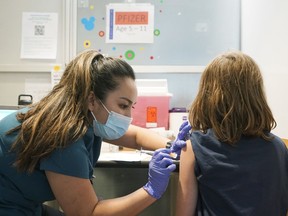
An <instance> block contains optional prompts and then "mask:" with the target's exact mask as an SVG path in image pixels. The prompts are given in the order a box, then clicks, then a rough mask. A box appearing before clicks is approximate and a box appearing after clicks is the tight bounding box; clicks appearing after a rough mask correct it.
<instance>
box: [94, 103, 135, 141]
mask: <svg viewBox="0 0 288 216" xmlns="http://www.w3.org/2000/svg"><path fill="white" fill-rule="evenodd" d="M100 102H101V101H100ZM101 104H102V106H103V107H104V108H105V110H106V111H107V112H108V113H109V116H108V119H107V121H106V123H105V124H102V123H101V122H99V121H97V119H96V117H95V116H94V114H93V112H91V114H92V116H93V118H94V121H93V129H94V134H95V135H96V136H99V137H102V138H104V139H107V140H114V139H118V138H120V137H122V136H123V135H124V134H125V133H126V131H127V130H128V127H129V125H130V124H131V122H132V118H130V117H127V116H124V115H121V114H119V113H116V112H113V111H109V110H108V109H107V108H106V107H105V106H104V104H103V103H102V102H101Z"/></svg>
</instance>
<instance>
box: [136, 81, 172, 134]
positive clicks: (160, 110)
mask: <svg viewBox="0 0 288 216" xmlns="http://www.w3.org/2000/svg"><path fill="white" fill-rule="evenodd" d="M136 85H137V90H138V98H137V103H136V105H135V106H134V109H132V117H133V121H132V124H134V125H137V126H140V127H144V128H159V127H164V128H165V129H166V130H168V128H169V105H170V99H171V97H172V94H170V93H168V84H167V80H166V79H136Z"/></svg>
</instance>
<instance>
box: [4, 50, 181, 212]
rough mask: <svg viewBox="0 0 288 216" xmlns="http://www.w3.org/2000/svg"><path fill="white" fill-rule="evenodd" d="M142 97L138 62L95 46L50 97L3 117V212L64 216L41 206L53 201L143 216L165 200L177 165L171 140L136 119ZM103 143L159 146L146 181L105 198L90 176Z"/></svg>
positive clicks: (77, 61) (64, 205)
mask: <svg viewBox="0 0 288 216" xmlns="http://www.w3.org/2000/svg"><path fill="white" fill-rule="evenodd" d="M136 98H137V89H136V85H135V74H134V72H133V69H132V68H131V66H129V65H128V64H127V63H126V62H125V61H123V60H120V59H117V58H110V57H104V56H103V55H101V54H99V53H97V52H96V51H93V50H88V51H84V52H82V53H80V54H79V55H78V56H77V57H76V58H75V59H73V60H72V61H71V62H70V63H69V64H68V65H67V67H66V69H65V72H64V74H63V77H62V79H61V80H60V82H59V84H57V85H56V86H55V87H54V88H53V89H52V91H51V92H50V93H49V94H48V95H47V96H45V97H44V98H43V99H42V100H40V101H39V102H37V103H35V104H33V105H31V106H30V107H29V108H24V109H22V110H20V111H19V112H18V114H17V115H16V114H11V115H9V116H7V117H6V118H4V119H2V121H0V147H1V148H0V149H1V151H0V154H1V155H0V215H6V216H7V215H8V216H9V215H13V216H15V215H52V214H53V215H61V214H63V213H61V212H60V211H59V212H58V211H54V210H51V209H49V207H47V206H45V205H42V203H43V202H45V201H49V200H54V199H56V200H57V201H58V203H59V204H60V206H61V208H62V209H63V211H64V213H65V215H126V216H127V215H137V214H139V213H140V212H141V211H143V210H144V209H145V208H146V207H148V206H149V205H151V204H152V203H154V202H155V201H156V200H157V199H159V198H160V197H161V196H162V194H163V193H164V192H165V190H166V188H167V185H168V182H169V176H170V173H171V172H172V171H173V170H174V169H175V164H173V162H172V159H171V157H170V155H169V153H170V152H171V150H170V149H166V148H164V147H165V145H166V142H167V139H166V138H163V137H160V136H158V135H156V134H154V133H153V132H151V131H149V130H147V129H144V128H139V127H136V126H133V125H131V124H130V123H131V120H132V119H131V109H132V108H133V105H134V104H135V102H136ZM102 141H107V142H110V143H112V144H115V145H119V146H120V145H121V146H124V147H129V148H135V149H140V148H143V149H150V150H155V149H158V150H157V151H155V153H154V156H153V157H152V159H151V161H150V164H149V179H148V182H147V184H146V185H144V186H143V187H140V188H139V189H138V190H136V191H135V192H133V193H131V194H128V195H126V196H123V197H119V198H115V199H109V200H100V199H99V198H98V197H97V193H96V192H95V191H94V189H93V186H92V185H91V179H92V175H93V167H94V166H95V164H96V162H97V160H98V157H99V154H100V149H101V142H102ZM174 150H175V151H176V150H177V148H176V149H175V146H174ZM178 150H179V149H178ZM99 186H101V185H99ZM96 188H97V186H96Z"/></svg>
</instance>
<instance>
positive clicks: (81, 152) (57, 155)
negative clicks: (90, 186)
mask: <svg viewBox="0 0 288 216" xmlns="http://www.w3.org/2000/svg"><path fill="white" fill-rule="evenodd" d="M91 168H92V165H91V161H90V160H89V154H88V151H87V148H86V146H85V144H84V142H83V139H80V140H78V141H76V142H74V143H72V144H71V145H69V146H67V147H65V148H61V149H57V150H54V151H53V152H52V153H51V155H50V156H48V157H47V158H45V159H42V160H41V162H40V170H48V171H52V172H56V173H61V174H63V175H68V176H74V177H79V178H85V179H89V171H90V169H91Z"/></svg>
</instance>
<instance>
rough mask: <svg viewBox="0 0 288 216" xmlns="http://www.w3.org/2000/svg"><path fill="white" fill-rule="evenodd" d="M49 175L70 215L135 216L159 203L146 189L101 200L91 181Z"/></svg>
mask: <svg viewBox="0 0 288 216" xmlns="http://www.w3.org/2000/svg"><path fill="white" fill-rule="evenodd" d="M46 176H47V178H48V181H49V184H50V186H51V188H52V191H53V193H54V195H55V197H56V200H57V201H58V203H59V205H60V206H61V208H62V209H63V211H64V213H65V215H66V216H74V215H75V216H76V215H81V216H98V215H106V216H110V215H111V216H112V215H117V216H119V215H126V216H130V215H131V216H132V215H138V214H139V213H140V212H142V211H143V210H144V209H145V208H146V207H148V206H149V205H151V204H152V203H154V202H155V201H156V199H155V198H153V197H152V196H150V195H149V194H148V193H147V192H146V191H145V190H144V189H143V188H140V189H138V190H136V191H135V192H133V193H131V194H128V195H126V196H123V197H119V198H115V199H108V200H99V199H98V198H97V195H96V193H95V191H94V189H93V186H92V185H91V183H90V180H89V179H83V178H77V177H72V176H66V175H62V174H59V173H55V172H50V171H46Z"/></svg>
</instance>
